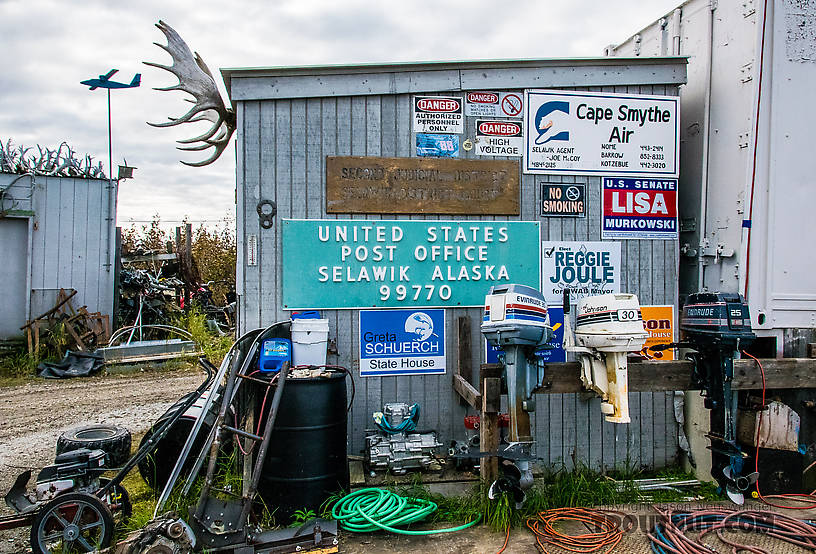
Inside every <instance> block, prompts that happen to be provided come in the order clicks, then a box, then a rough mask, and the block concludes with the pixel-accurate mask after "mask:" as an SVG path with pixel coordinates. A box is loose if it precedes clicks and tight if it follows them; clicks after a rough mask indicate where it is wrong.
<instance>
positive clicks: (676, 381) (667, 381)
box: [482, 358, 816, 394]
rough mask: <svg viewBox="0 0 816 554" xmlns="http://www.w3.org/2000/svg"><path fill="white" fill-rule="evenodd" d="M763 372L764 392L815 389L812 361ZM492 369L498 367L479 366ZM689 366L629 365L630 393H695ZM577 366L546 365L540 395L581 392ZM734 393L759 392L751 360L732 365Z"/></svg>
mask: <svg viewBox="0 0 816 554" xmlns="http://www.w3.org/2000/svg"><path fill="white" fill-rule="evenodd" d="M760 362H761V363H762V367H763V368H764V369H765V380H766V388H769V389H771V388H776V389H798V388H816V360H814V359H811V358H782V359H761V360H760ZM482 366H483V367H484V366H491V367H492V366H495V367H498V368H500V367H501V366H500V365H498V364H482ZM691 370H692V363H691V362H689V361H686V360H673V361H646V362H630V363H629V391H630V392H656V391H675V390H697V389H696V388H695V387H692V386H691ZM579 371H580V365H579V364H578V362H562V363H552V364H547V370H546V372H545V377H544V383H543V386H542V387H540V388H539V389H537V390H536V393H539V394H566V393H574V392H581V391H583V390H584V389H583V387H582V386H581V378H580V376H579ZM731 386H732V388H733V389H735V390H754V389H761V388H762V378H761V375H760V372H759V368H758V367H757V365H756V362H754V361H753V360H750V359H741V360H735V361H734V381H733V383H732V385H731Z"/></svg>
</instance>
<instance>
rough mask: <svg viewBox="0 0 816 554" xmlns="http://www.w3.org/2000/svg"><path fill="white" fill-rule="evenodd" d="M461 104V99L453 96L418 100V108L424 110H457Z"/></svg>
mask: <svg viewBox="0 0 816 554" xmlns="http://www.w3.org/2000/svg"><path fill="white" fill-rule="evenodd" d="M459 106H460V104H459V101H458V100H455V99H453V98H420V99H419V100H417V109H418V110H421V111H423V112H437V113H449V112H457V111H459Z"/></svg>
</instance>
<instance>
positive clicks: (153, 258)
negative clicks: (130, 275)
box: [122, 253, 177, 263]
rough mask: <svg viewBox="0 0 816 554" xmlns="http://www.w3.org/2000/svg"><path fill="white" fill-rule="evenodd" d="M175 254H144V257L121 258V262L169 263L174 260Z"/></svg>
mask: <svg viewBox="0 0 816 554" xmlns="http://www.w3.org/2000/svg"><path fill="white" fill-rule="evenodd" d="M176 257H177V256H176V254H175V253H171V254H146V255H144V256H122V262H129V263H136V262H169V261H172V260H175V259H176Z"/></svg>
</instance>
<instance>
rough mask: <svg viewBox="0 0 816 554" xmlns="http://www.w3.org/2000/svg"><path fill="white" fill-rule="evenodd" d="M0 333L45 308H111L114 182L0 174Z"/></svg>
mask: <svg viewBox="0 0 816 554" xmlns="http://www.w3.org/2000/svg"><path fill="white" fill-rule="evenodd" d="M0 193H1V194H2V196H1V198H2V204H0V253H2V255H3V260H4V261H3V264H2V265H0V340H3V339H8V338H12V337H15V336H20V335H21V333H22V332H21V331H20V326H22V325H24V324H25V322H26V320H28V319H31V318H32V317H36V316H38V315H40V314H42V313H43V312H45V311H47V310H48V309H50V308H52V307H53V305H54V302H55V299H56V296H57V293H58V292H59V290H60V289H61V288H64V289H75V290H76V291H77V295H76V296H75V297H74V300H72V302H73V303H74V305H75V306H77V307H79V306H83V305H85V306H87V307H88V310H89V311H91V312H101V313H102V314H110V315H112V314H113V295H114V268H113V256H114V240H115V232H116V200H115V198H116V191H115V184H111V182H109V181H107V180H102V179H79V178H67V177H45V176H39V175H12V174H0Z"/></svg>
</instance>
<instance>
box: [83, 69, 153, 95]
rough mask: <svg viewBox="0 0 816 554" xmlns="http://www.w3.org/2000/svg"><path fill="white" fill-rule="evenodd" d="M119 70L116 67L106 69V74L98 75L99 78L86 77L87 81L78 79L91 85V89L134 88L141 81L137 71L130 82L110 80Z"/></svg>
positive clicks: (84, 83)
mask: <svg viewBox="0 0 816 554" xmlns="http://www.w3.org/2000/svg"><path fill="white" fill-rule="evenodd" d="M117 71H119V70H118V69H111V70H110V71H108V73H107V74H106V75H100V76H99V79H88V80H87V81H80V84H82V85H87V86H89V87H91V90H96V89H98V88H107V89H111V88H134V87H138V86H139V84H141V82H142V74H141V73H137V74H136V75H135V76H134V77H133V80H132V81H131V82H130V84H127V83H117V82H116V81H111V80H110V78H111V77H113V74H114V73H116V72H117Z"/></svg>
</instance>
